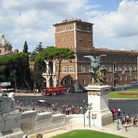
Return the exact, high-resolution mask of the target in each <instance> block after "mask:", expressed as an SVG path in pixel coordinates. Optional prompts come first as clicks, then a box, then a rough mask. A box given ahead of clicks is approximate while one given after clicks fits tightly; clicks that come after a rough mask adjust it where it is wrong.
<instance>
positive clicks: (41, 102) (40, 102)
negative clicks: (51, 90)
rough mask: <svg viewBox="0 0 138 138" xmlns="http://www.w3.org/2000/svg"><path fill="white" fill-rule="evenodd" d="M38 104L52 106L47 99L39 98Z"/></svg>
mask: <svg viewBox="0 0 138 138" xmlns="http://www.w3.org/2000/svg"><path fill="white" fill-rule="evenodd" d="M36 104H38V105H46V106H50V105H51V104H50V103H48V102H47V101H46V100H37V101H36Z"/></svg>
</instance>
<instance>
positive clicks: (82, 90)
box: [75, 89, 86, 93]
mask: <svg viewBox="0 0 138 138" xmlns="http://www.w3.org/2000/svg"><path fill="white" fill-rule="evenodd" d="M75 92H76V93H82V92H86V90H85V89H79V90H75Z"/></svg>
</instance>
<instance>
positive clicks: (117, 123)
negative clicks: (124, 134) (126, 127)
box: [116, 119, 120, 130]
mask: <svg viewBox="0 0 138 138" xmlns="http://www.w3.org/2000/svg"><path fill="white" fill-rule="evenodd" d="M119 125H120V121H119V119H118V120H116V127H117V130H119V129H120V128H119Z"/></svg>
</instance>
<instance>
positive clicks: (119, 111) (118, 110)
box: [117, 108, 121, 117]
mask: <svg viewBox="0 0 138 138" xmlns="http://www.w3.org/2000/svg"><path fill="white" fill-rule="evenodd" d="M117 112H118V117H120V115H121V109H120V108H118V109H117Z"/></svg>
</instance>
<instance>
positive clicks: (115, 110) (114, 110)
mask: <svg viewBox="0 0 138 138" xmlns="http://www.w3.org/2000/svg"><path fill="white" fill-rule="evenodd" d="M113 113H114V117H115V119H117V109H116V108H114V109H113Z"/></svg>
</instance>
